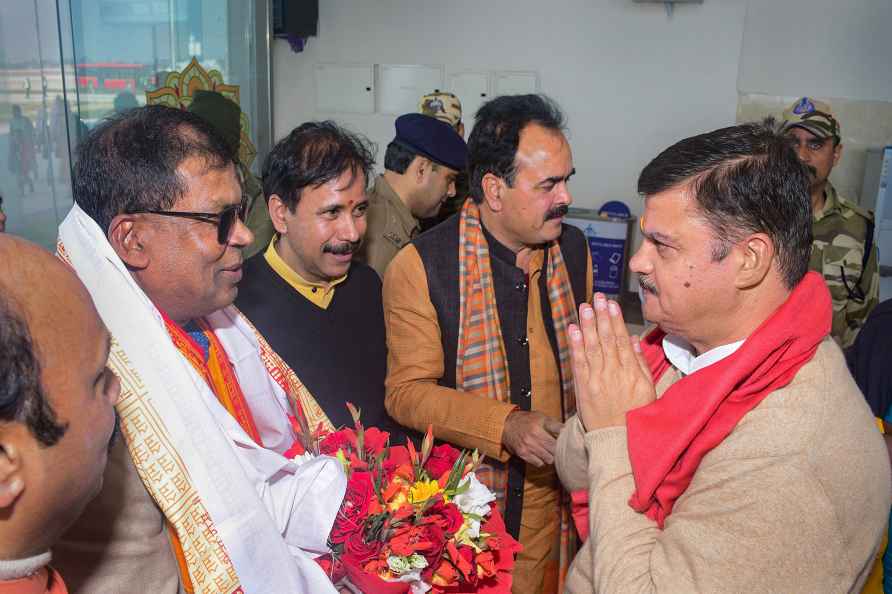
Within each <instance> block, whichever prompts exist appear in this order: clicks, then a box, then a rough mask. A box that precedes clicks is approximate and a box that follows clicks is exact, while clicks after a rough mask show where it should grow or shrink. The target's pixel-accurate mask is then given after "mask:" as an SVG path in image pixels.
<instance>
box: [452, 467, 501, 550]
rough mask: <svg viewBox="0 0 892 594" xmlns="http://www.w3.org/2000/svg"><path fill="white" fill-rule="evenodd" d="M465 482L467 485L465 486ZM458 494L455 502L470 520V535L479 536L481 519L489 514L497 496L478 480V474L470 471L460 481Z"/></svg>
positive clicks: (472, 536)
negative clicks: (491, 504)
mask: <svg viewBox="0 0 892 594" xmlns="http://www.w3.org/2000/svg"><path fill="white" fill-rule="evenodd" d="M465 484H467V487H466V488H464V486H465ZM458 491H459V493H458V495H456V496H455V498H454V499H453V502H454V503H455V505H457V506H458V509H460V510H461V512H462V514H464V515H465V516H470V517H469V518H467V517H466V518H465V519H466V520H468V536H469V537H471V538H477V537H479V536H480V520H482V519H483V518H485V517H486V516H488V515H489V512H490V511H491V509H492V508H490V506H489V504H490V503H492V502H493V501H495V500H496V496H495V495H494V494H493V492H492V491H490V490H489V489H488V488H487V487H486V485H484V484H483V483H481V482H480V481H478V480H477V475H476V474H474V473H473V472H469V473H468V474H467V476H465V477H464V478H463V479H462V480H461V482H460V483H459V488H458Z"/></svg>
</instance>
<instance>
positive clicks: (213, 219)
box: [133, 199, 248, 245]
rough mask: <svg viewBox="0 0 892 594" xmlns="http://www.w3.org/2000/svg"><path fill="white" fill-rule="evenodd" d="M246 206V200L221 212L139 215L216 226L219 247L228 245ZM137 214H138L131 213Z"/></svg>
mask: <svg viewBox="0 0 892 594" xmlns="http://www.w3.org/2000/svg"><path fill="white" fill-rule="evenodd" d="M247 212H248V205H247V200H245V199H242V201H241V203H240V204H233V205H232V206H229V207H227V208H225V209H223V210H222V211H221V212H185V211H180V210H142V211H140V213H149V214H156V215H162V216H165V217H179V218H181V219H192V220H193V221H201V222H203V223H210V224H212V225H217V241H218V242H219V243H220V245H226V244H227V243H229V238H230V236H231V235H232V230H233V229H234V228H235V222H236V221H241V222H243V223H244V222H245V217H246V216H247ZM133 214H139V213H133Z"/></svg>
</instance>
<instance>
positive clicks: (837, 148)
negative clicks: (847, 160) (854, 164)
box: [833, 143, 842, 167]
mask: <svg viewBox="0 0 892 594" xmlns="http://www.w3.org/2000/svg"><path fill="white" fill-rule="evenodd" d="M840 157H842V143H840V144H837V145H836V146H835V147H833V166H834V167H836V164H837V163H839V158H840Z"/></svg>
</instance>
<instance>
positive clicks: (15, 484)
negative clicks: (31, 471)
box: [0, 424, 25, 509]
mask: <svg viewBox="0 0 892 594" xmlns="http://www.w3.org/2000/svg"><path fill="white" fill-rule="evenodd" d="M20 428H23V427H20ZM15 432H16V431H15V427H14V426H13V425H12V424H10V425H7V426H5V427H3V429H2V430H0V509H6V508H8V507H10V506H11V505H12V504H13V503H15V500H16V499H18V497H19V495H20V494H21V493H22V491H24V490H25V478H24V476H23V472H22V455H21V449H20V448H19V447H18V445H17V444H16V442H15V439H14V438H13V435H12V434H14V433H15Z"/></svg>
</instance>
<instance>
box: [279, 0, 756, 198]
mask: <svg viewBox="0 0 892 594" xmlns="http://www.w3.org/2000/svg"><path fill="white" fill-rule="evenodd" d="M319 13H320V14H319V34H318V36H317V37H315V38H311V39H310V40H309V44H308V46H307V48H306V50H305V51H304V52H303V53H300V54H295V53H293V52H291V50H290V48H289V47H288V44H287V43H286V42H284V41H277V42H276V43H275V46H274V53H273V68H274V71H273V73H274V87H275V88H274V95H273V97H274V99H273V100H274V134H275V136H276V138H280V137H282V136H283V135H285V134H286V133H287V132H289V131H290V130H291V129H292V128H293V127H295V126H297V125H298V124H300V123H302V122H304V121H307V120H310V119H318V118H325V117H332V118H334V119H336V120H338V121H339V122H341V123H344V124H346V125H348V126H349V127H351V128H352V129H354V130H357V131H360V132H363V133H365V134H366V135H368V136H369V137H371V138H372V140H374V141H376V142H377V143H378V144H379V151H378V161H379V164H380V163H381V162H382V161H383V156H384V155H383V153H384V148H385V147H386V144H387V142H389V141H390V140H391V139H392V138H393V119H394V118H393V116H384V115H377V114H375V115H345V114H330V113H325V112H321V111H316V109H315V105H314V103H315V83H314V65H315V64H316V63H325V62H328V63H331V62H344V63H365V64H375V63H378V64H444V65H445V66H446V70H447V81H448V74H449V72H458V71H463V70H536V71H538V73H539V77H540V83H541V90H542V91H543V92H545V93H547V94H548V95H550V96H551V97H553V98H554V99H555V100H557V101H558V103H560V104H561V106H562V107H563V108H564V111H565V113H566V114H567V116H568V123H569V129H570V132H569V136H570V143H571V146H572V148H573V156H574V163H575V165H576V169H577V171H578V174H577V176H576V177H575V178H574V180H573V182H572V186H571V188H572V190H573V194H574V198H575V200H576V203H577V205H579V206H587V207H595V206H599V205H600V204H602V203H603V202H605V201H606V200H612V199H621V200H625V201H626V202H627V203H628V204H629V205H630V207H632V210H633V211H634V212H639V211H640V200H639V199H638V198H637V195H636V193H635V183H636V180H637V177H638V173H639V172H640V170H641V168H642V167H643V166H644V165H645V164H646V163H647V162H648V161H649V160H650V159H652V158H653V157H654V156H656V154H657V153H658V152H659V151H660V150H662V149H663V148H665V147H666V146H668V145H670V144H671V143H673V142H675V141H677V140H679V139H680V138H682V137H685V136H689V135H691V134H693V133H696V132H699V131H705V130H710V129H713V128H717V127H720V126H724V125H730V124H732V123H733V122H734V119H735V113H736V108H737V85H736V81H737V73H738V64H739V61H740V48H741V43H742V36H743V25H744V16H745V5H744V2H743V1H742V0H706V1H705V3H704V4H702V5H687V6H686V5H679V6H677V7H676V9H675V12H674V14H673V16H672V17H671V18H669V17H668V16H667V14H666V12H665V10H664V8H663V6H662V5H660V4H636V3H634V2H632V1H631V0H561V1H559V2H542V1H541V0H450V1H449V2H443V1H442V0H440V1H433V0H374V1H369V0H324V1H321V2H320V3H319ZM468 128H469V129H470V125H469V126H468ZM379 169H380V167H379Z"/></svg>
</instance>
